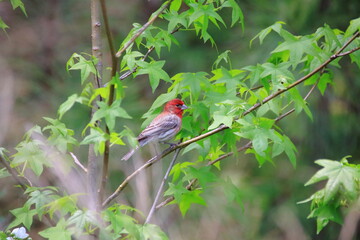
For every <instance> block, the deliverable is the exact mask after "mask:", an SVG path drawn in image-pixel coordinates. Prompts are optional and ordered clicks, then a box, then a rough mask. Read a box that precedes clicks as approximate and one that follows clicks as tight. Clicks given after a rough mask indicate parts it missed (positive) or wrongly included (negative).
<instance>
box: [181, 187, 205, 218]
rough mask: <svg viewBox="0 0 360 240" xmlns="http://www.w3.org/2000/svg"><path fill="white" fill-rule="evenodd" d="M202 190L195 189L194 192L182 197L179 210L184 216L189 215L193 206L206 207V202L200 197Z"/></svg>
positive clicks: (188, 192)
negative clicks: (188, 212)
mask: <svg viewBox="0 0 360 240" xmlns="http://www.w3.org/2000/svg"><path fill="white" fill-rule="evenodd" d="M201 193H202V190H199V189H195V190H192V191H187V192H186V193H184V194H182V195H181V199H180V200H179V209H180V212H181V214H182V215H183V216H185V214H186V213H187V211H188V210H189V208H190V206H191V205H192V204H200V205H204V206H205V205H206V202H205V200H204V199H203V198H202V197H201V196H200V194H201Z"/></svg>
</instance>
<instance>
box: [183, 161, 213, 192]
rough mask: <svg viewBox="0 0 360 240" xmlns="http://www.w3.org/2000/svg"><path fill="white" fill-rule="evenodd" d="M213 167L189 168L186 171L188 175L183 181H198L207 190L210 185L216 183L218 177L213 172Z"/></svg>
mask: <svg viewBox="0 0 360 240" xmlns="http://www.w3.org/2000/svg"><path fill="white" fill-rule="evenodd" d="M211 168H212V167H211V166H206V167H201V168H194V167H192V166H188V167H187V168H186V169H185V172H186V175H185V177H184V178H183V180H186V181H190V180H192V179H194V178H195V179H197V180H198V181H199V183H200V185H201V187H202V188H205V186H207V185H208V184H209V183H212V182H216V181H217V180H218V177H217V176H216V175H215V174H214V173H212V172H211Z"/></svg>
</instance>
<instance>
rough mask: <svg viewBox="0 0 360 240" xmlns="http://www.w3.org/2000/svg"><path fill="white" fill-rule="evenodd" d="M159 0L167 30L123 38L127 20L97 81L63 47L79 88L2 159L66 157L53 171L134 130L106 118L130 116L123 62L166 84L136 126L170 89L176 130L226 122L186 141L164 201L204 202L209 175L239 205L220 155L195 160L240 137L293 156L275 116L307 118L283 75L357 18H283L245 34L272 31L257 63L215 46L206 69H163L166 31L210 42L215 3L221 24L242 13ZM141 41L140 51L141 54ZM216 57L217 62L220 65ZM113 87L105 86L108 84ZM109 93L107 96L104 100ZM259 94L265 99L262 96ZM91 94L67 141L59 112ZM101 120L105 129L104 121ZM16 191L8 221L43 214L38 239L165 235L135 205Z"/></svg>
mask: <svg viewBox="0 0 360 240" xmlns="http://www.w3.org/2000/svg"><path fill="white" fill-rule="evenodd" d="M12 2H13V1H12ZM164 4H169V9H167V10H165V11H164V12H163V13H162V14H160V15H159V17H160V18H162V19H164V20H166V22H167V23H168V25H167V29H162V28H160V27H157V26H155V25H150V26H148V27H147V28H146V29H145V30H144V31H143V32H142V33H141V34H140V36H139V37H138V38H136V39H135V42H131V39H132V38H133V37H134V36H136V34H137V33H139V31H142V30H143V26H141V25H139V24H134V28H133V29H132V30H131V31H130V33H129V35H128V36H127V37H126V39H125V40H124V41H123V43H122V44H121V45H120V49H123V48H126V49H125V50H126V51H125V54H124V55H123V57H122V59H121V61H120V71H119V72H117V74H116V75H115V76H113V77H112V78H111V79H110V80H109V81H108V83H107V84H106V85H105V86H102V87H100V88H96V87H94V86H93V84H92V83H90V82H88V81H87V79H88V78H89V76H96V77H100V76H98V74H99V73H98V72H97V70H96V67H95V66H96V64H97V62H98V59H96V58H95V57H93V56H91V55H89V54H77V53H75V54H73V55H72V57H71V58H70V60H69V61H68V63H67V69H68V70H79V71H80V81H81V83H82V84H83V91H82V92H81V93H80V94H73V95H71V96H70V97H69V98H68V99H67V100H66V101H65V102H64V103H63V104H62V105H61V106H60V107H59V110H58V118H57V119H51V118H45V119H46V120H47V121H48V122H49V125H48V126H45V127H44V128H40V127H38V126H36V127H34V128H33V129H32V130H30V131H29V132H28V133H27V134H26V136H25V138H24V140H23V141H22V142H21V143H19V145H18V146H17V147H16V151H17V153H16V154H15V155H14V156H13V157H12V158H11V159H8V161H9V162H10V165H11V167H12V168H13V169H15V170H16V171H17V173H18V174H19V175H20V176H24V175H25V172H26V170H27V169H31V170H32V172H33V173H34V174H35V175H36V176H38V177H41V176H42V175H43V174H44V172H45V171H44V170H45V169H51V168H53V169H54V168H56V171H59V169H58V166H59V165H58V163H59V162H61V166H67V167H66V168H65V169H63V170H61V171H64V173H63V174H66V172H70V171H73V169H72V168H71V167H72V166H74V164H73V159H72V158H71V157H70V151H72V149H73V148H74V147H78V146H79V145H90V144H93V145H94V147H95V152H96V153H97V154H100V155H102V154H104V151H105V148H106V142H110V144H119V145H124V141H123V139H124V138H128V139H129V140H130V141H133V137H132V136H134V134H133V133H132V132H131V130H129V129H127V128H121V126H116V123H118V122H119V121H117V120H118V119H119V118H124V119H128V118H131V116H130V115H129V114H128V113H127V111H126V106H124V105H123V104H122V103H123V99H124V98H125V97H126V93H125V91H124V88H125V87H126V86H124V83H123V82H122V81H121V80H120V79H119V76H120V73H121V72H123V71H131V73H132V74H133V77H137V76H139V75H146V76H148V78H149V85H150V87H151V88H152V90H153V91H155V89H157V88H158V87H159V85H160V84H164V83H170V84H171V85H170V87H169V88H168V91H167V92H166V93H164V94H162V95H160V96H159V97H158V98H157V99H156V100H155V101H154V103H153V104H152V106H151V108H150V109H149V111H148V112H147V113H145V114H144V116H143V117H144V118H146V120H145V121H144V125H146V124H148V123H149V122H150V121H151V120H152V119H153V118H154V116H155V115H156V114H157V113H158V112H159V111H160V108H161V106H162V105H163V104H164V103H165V102H167V101H168V100H170V99H173V98H176V97H178V96H179V95H180V96H181V98H182V99H183V100H184V101H185V102H186V103H187V104H188V105H190V106H191V109H189V111H187V112H188V115H186V116H185V117H184V118H183V129H182V131H181V133H180V134H179V136H178V137H179V138H182V139H184V140H188V139H191V138H193V137H196V136H199V135H200V134H202V133H204V132H207V131H209V130H214V129H217V128H218V127H219V126H226V128H227V129H226V130H224V131H222V132H220V133H218V134H213V135H211V136H210V137H208V138H204V139H201V140H200V141H197V142H196V143H193V144H191V145H189V146H187V147H186V148H185V149H184V151H183V154H187V153H188V152H190V151H191V152H192V153H194V154H192V159H191V160H192V162H191V163H189V162H184V163H179V164H177V165H175V167H174V169H173V171H172V174H173V175H172V176H173V178H172V182H171V183H169V189H168V190H167V191H166V193H165V195H172V196H174V201H173V202H172V203H175V204H178V205H179V208H180V211H181V213H182V214H183V215H185V214H186V212H187V211H188V210H189V208H190V206H191V205H192V204H202V205H205V204H206V201H205V199H204V198H203V197H202V193H203V192H204V191H205V190H206V189H208V187H209V186H211V185H212V184H213V183H214V182H219V183H221V184H222V186H223V189H224V194H225V195H226V196H227V198H228V199H229V200H230V201H235V202H237V203H240V204H241V197H240V196H241V191H240V190H239V189H237V187H236V186H235V185H234V184H233V183H232V182H231V180H230V179H227V180H225V181H221V180H219V178H218V177H217V176H216V174H215V173H214V171H215V170H214V169H217V170H216V171H221V169H222V168H221V165H220V162H217V163H216V164H215V167H216V168H214V167H212V166H204V165H207V164H208V163H209V161H213V160H216V159H217V158H218V157H220V156H222V155H223V154H224V153H226V152H230V151H232V152H234V153H235V154H236V152H237V147H238V145H239V143H240V142H243V140H246V141H251V143H252V148H250V149H248V150H247V153H251V154H254V156H255V158H256V159H257V161H258V163H259V165H263V164H265V163H267V162H270V163H273V162H274V159H275V158H276V157H283V156H286V157H287V158H288V159H289V160H290V162H291V164H292V165H293V166H295V165H296V148H295V146H294V144H293V143H292V142H291V140H290V139H289V138H288V137H287V136H286V134H285V133H284V132H283V131H282V130H281V129H280V127H279V126H278V125H277V119H278V118H279V117H280V116H282V114H284V113H286V112H287V111H289V110H290V109H292V108H294V109H295V110H294V111H295V113H297V114H299V113H300V112H302V111H304V112H305V113H306V114H307V115H308V116H309V117H310V118H312V115H311V111H310V109H309V107H308V106H307V103H306V101H305V100H304V98H303V97H302V92H303V91H304V90H303V89H298V88H293V87H292V84H293V83H294V82H295V81H296V79H298V78H299V77H300V76H303V75H304V74H307V73H310V72H312V71H314V70H316V69H317V68H318V66H319V65H321V64H322V63H323V62H325V61H327V60H328V59H329V58H330V57H331V56H332V55H333V54H334V52H335V51H336V50H337V49H339V48H340V47H341V46H343V45H344V43H345V42H346V41H347V40H348V39H349V38H350V37H351V36H352V35H353V34H354V33H355V32H356V31H358V30H359V28H360V20H359V19H356V20H354V21H352V22H351V23H350V26H349V28H348V29H347V30H346V31H345V32H343V31H341V30H338V29H332V28H330V26H327V25H325V26H324V27H321V28H319V29H318V30H317V31H316V32H315V33H314V34H309V35H306V36H295V35H293V34H291V33H290V32H288V31H287V30H285V29H284V28H283V25H284V23H282V22H277V23H275V24H274V25H272V26H270V27H268V28H266V29H264V30H263V31H261V32H260V33H259V34H258V35H257V36H256V37H255V38H254V39H256V38H258V39H259V41H260V43H262V41H263V40H264V39H265V38H266V36H267V35H268V34H269V33H270V32H272V31H273V32H275V33H277V34H278V35H279V36H280V38H281V41H280V43H279V45H278V46H277V47H275V49H274V50H273V51H272V52H270V53H269V58H268V59H267V61H266V62H265V63H263V64H257V65H255V66H245V67H243V68H238V69H235V68H232V66H231V62H230V57H229V54H230V51H228V50H227V51H225V52H223V53H222V54H219V57H218V59H216V60H215V62H214V65H213V69H212V71H211V72H208V73H207V72H195V73H193V72H183V73H178V74H176V75H175V76H172V77H170V76H169V75H168V74H167V72H166V71H165V70H164V67H165V64H166V61H165V60H160V56H161V51H162V49H163V48H164V47H166V48H168V49H169V50H170V49H171V46H172V44H173V43H174V44H179V43H178V41H177V40H176V38H175V36H174V35H173V33H174V32H175V31H177V30H182V29H184V30H193V31H194V32H195V34H196V35H197V36H199V38H200V39H202V40H203V41H204V42H207V41H209V42H210V43H211V44H212V45H214V44H215V41H214V39H213V37H212V36H211V34H210V33H209V24H213V25H214V26H215V27H218V28H220V26H221V25H224V26H225V25H226V23H225V21H224V20H223V18H222V17H221V15H220V13H221V11H222V10H223V9H224V8H230V9H231V11H232V14H231V23H230V25H231V26H234V25H235V24H236V23H241V25H242V26H243V15H242V12H241V9H240V7H239V6H238V5H237V4H236V2H235V0H211V1H210V0H209V1H206V0H198V1H195V0H173V1H169V2H165V3H164ZM254 39H253V40H254ZM129 43H130V44H129ZM359 45H360V40H359V39H356V40H355V41H353V43H352V44H350V45H349V46H348V48H347V49H345V50H350V49H352V48H354V47H355V46H359ZM126 46H127V47H126ZM143 50H147V51H148V52H147V53H146V54H144V53H142V52H143ZM152 50H155V52H156V53H157V57H158V58H159V59H158V60H156V59H155V57H150V56H149V54H148V53H150V52H151V51H152ZM148 58H149V59H148ZM352 60H353V61H354V62H355V63H356V64H358V65H359V66H360V64H359V63H360V57H359V56H357V55H355V56H352ZM223 62H225V63H227V64H224V65H222V64H221V63H223ZM226 65H228V66H226ZM331 65H332V66H334V67H340V65H339V63H338V60H335V61H333V62H331ZM305 83H306V85H314V84H316V83H318V84H317V87H318V89H319V90H320V92H321V93H322V94H323V93H324V91H325V89H326V87H327V86H328V84H331V83H332V70H331V69H330V68H326V69H323V70H322V71H321V72H320V71H318V72H316V73H315V74H313V75H312V76H311V77H309V78H308V79H307V80H306V82H305ZM113 89H114V91H115V93H114V94H112V93H111V91H113ZM304 89H305V88H304ZM282 90H287V91H284V93H283V94H282V95H281V97H276V98H275V97H272V96H275V94H277V93H278V92H279V91H282ZM112 95H113V96H114V101H112V100H111V101H110V98H112ZM268 99H271V101H269V102H268V101H266V103H264V101H265V100H268ZM95 101H96V111H95V113H94V114H93V116H92V118H91V119H90V121H89V123H88V124H86V127H85V128H84V129H83V130H82V140H77V139H75V138H74V135H75V134H74V133H75V131H74V130H72V129H69V128H67V127H66V124H65V123H64V122H62V118H63V116H64V114H66V113H67V112H68V111H70V110H72V108H73V106H74V105H75V104H76V103H78V104H82V105H84V106H87V107H88V108H89V109H91V108H95V107H94V106H95V104H94V102H95ZM260 103H264V104H260ZM256 104H260V105H259V107H258V108H257V109H256V111H248V110H249V109H251V108H252V107H253V106H255V105H256ZM104 126H106V129H107V130H104ZM119 129H120V130H119ZM1 172H5V171H1ZM1 172H0V173H1ZM2 175H3V176H6V174H2ZM192 179H197V182H198V186H197V187H194V188H192V189H191V191H188V190H187V189H186V188H185V186H186V185H187V184H188V182H189V181H190V180H192ZM352 190H353V189H352ZM25 193H26V194H28V200H27V202H26V203H25V204H24V205H23V207H20V208H17V209H14V210H12V211H11V212H12V214H13V215H14V216H15V220H14V221H13V222H12V223H11V224H10V226H9V228H13V227H16V226H18V225H21V224H22V225H24V226H25V227H26V228H27V229H30V227H31V225H32V222H33V218H34V216H37V217H38V219H39V220H42V218H44V217H45V216H46V217H48V218H49V219H50V220H56V224H55V225H54V226H52V227H50V228H47V229H45V230H43V231H42V232H40V235H41V236H43V237H45V238H48V239H71V237H72V236H80V235H84V234H85V235H92V234H95V231H97V229H100V233H99V236H100V237H104V238H111V239H118V238H119V237H126V238H129V239H149V238H150V239H166V238H167V237H166V235H165V234H164V233H163V232H162V231H161V230H160V229H159V228H158V227H157V226H155V225H149V224H146V225H141V224H139V223H138V222H137V221H136V220H135V219H134V218H132V217H131V213H133V212H134V211H136V209H133V208H131V207H129V206H123V205H121V206H120V205H117V204H115V205H113V206H111V207H109V208H107V209H104V210H102V211H100V212H92V211H90V210H87V209H86V208H85V207H83V206H81V205H80V204H79V200H78V199H79V198H81V194H80V195H77V194H75V195H74V194H69V193H68V192H66V191H62V190H59V189H58V188H55V187H45V188H37V187H28V189H27V190H26V192H25ZM318 215H319V214H318ZM318 215H316V214H315V215H314V216H318ZM103 226H105V227H103Z"/></svg>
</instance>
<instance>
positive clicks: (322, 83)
mask: <svg viewBox="0 0 360 240" xmlns="http://www.w3.org/2000/svg"><path fill="white" fill-rule="evenodd" d="M329 83H332V77H331V76H330V74H329V73H324V74H322V75H321V77H320V80H319V83H318V85H317V87H318V89H319V91H320V93H321V95H323V96H324V92H325V90H326V87H327V85H328V84H329Z"/></svg>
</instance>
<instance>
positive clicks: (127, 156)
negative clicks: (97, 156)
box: [121, 147, 139, 161]
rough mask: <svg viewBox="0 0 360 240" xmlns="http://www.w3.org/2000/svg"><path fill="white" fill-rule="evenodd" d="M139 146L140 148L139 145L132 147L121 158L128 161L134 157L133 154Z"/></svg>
mask: <svg viewBox="0 0 360 240" xmlns="http://www.w3.org/2000/svg"><path fill="white" fill-rule="evenodd" d="M138 148H139V147H136V148H134V149H131V150H130V151H129V152H128V153H127V154H125V155H124V156H123V157H122V158H121V160H122V161H127V160H129V159H130V158H131V157H132V155H134V153H135V151H136V150H137V149H138Z"/></svg>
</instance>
